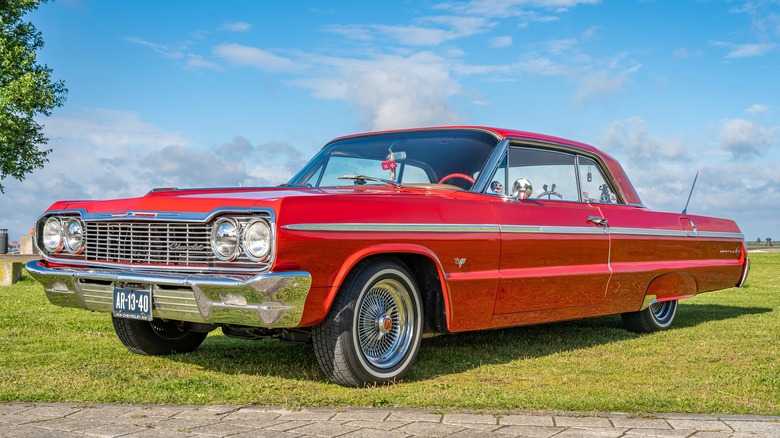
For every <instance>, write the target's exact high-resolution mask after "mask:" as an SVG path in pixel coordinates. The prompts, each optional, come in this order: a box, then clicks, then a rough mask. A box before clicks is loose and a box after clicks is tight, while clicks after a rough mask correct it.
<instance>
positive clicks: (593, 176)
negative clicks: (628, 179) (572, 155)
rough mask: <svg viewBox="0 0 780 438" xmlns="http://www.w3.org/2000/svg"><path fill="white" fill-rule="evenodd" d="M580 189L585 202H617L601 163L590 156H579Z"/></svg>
mask: <svg viewBox="0 0 780 438" xmlns="http://www.w3.org/2000/svg"><path fill="white" fill-rule="evenodd" d="M578 162H579V167H580V190H581V191H582V200H583V201H584V202H596V203H601V204H614V203H617V196H616V195H615V192H614V191H613V190H612V187H611V186H610V185H609V183H607V179H606V178H604V174H603V173H602V172H601V168H600V167H599V165H598V164H597V163H596V162H595V161H594V160H591V159H590V158H585V157H579V159H578Z"/></svg>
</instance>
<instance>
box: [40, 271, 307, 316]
mask: <svg viewBox="0 0 780 438" xmlns="http://www.w3.org/2000/svg"><path fill="white" fill-rule="evenodd" d="M25 268H26V269H27V272H29V273H30V275H32V277H33V278H35V279H36V280H37V281H38V282H40V283H41V284H42V285H43V289H44V291H45V292H46V297H47V298H48V299H49V301H50V302H51V303H52V304H55V305H58V306H64V307H77V308H81V309H88V310H93V311H96V312H113V309H114V305H113V296H114V288H115V287H123V288H135V289H145V290H150V291H151V293H152V302H153V310H152V314H153V316H154V317H155V318H163V319H171V320H178V321H189V322H198V323H209V324H236V325H246V326H253V327H269V328H284V327H286V328H290V327H296V326H298V324H300V322H301V317H302V316H303V306H304V304H305V302H306V296H307V295H308V293H309V289H310V287H311V275H310V274H309V273H308V272H283V273H265V274H259V275H255V276H241V275H229V274H175V273H166V272H135V271H123V270H114V269H89V268H67V267H50V266H47V265H46V264H44V263H43V262H41V261H39V260H34V261H31V262H29V263H27V265H26V266H25Z"/></svg>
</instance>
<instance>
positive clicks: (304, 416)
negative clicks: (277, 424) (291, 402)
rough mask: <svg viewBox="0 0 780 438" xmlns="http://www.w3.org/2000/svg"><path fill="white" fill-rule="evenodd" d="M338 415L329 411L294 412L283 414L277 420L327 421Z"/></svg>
mask: <svg viewBox="0 0 780 438" xmlns="http://www.w3.org/2000/svg"><path fill="white" fill-rule="evenodd" d="M335 416H336V413H335V412H334V411H332V410H328V411H310V410H303V411H294V412H290V411H287V412H282V414H281V415H280V416H279V418H277V420H285V421H309V420H311V421H327V420H330V419H331V418H333V417H335Z"/></svg>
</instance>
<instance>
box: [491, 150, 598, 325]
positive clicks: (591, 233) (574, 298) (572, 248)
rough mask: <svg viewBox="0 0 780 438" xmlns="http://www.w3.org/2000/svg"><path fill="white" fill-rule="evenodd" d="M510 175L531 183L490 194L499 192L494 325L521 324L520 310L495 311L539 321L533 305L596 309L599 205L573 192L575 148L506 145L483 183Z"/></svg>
mask: <svg viewBox="0 0 780 438" xmlns="http://www.w3.org/2000/svg"><path fill="white" fill-rule="evenodd" d="M517 180H520V181H523V182H524V183H526V184H530V185H531V186H532V190H531V191H530V192H531V193H530V194H528V196H527V199H522V198H524V197H526V194H522V195H521V196H519V199H514V198H512V197H508V196H506V195H511V189H510V190H506V191H504V192H503V193H496V194H503V195H505V196H502V197H500V198H498V199H499V200H498V201H497V202H495V203H494V211H495V215H496V218H497V221H498V223H499V226H500V230H501V254H500V265H499V269H500V276H501V280H500V282H499V290H498V293H497V296H496V303H495V307H494V311H493V313H494V320H495V322H494V325H496V326H502V325H513V324H517V323H523V322H524V319H523V317H520V318H517V317H503V318H502V317H500V316H501V315H505V316H506V315H513V314H514V315H517V314H523V313H528V314H529V318H531V319H529V320H528V321H527V322H529V323H530V322H538V321H543V320H545V317H544V316H541V315H539V314H538V313H539V311H548V310H554V309H564V310H565V312H563V313H561V312H558V315H564V314H566V315H571V316H570V317H577V315H579V314H580V313H582V316H588V315H592V314H596V313H597V311H596V310H594V309H596V308H597V307H598V306H599V305H600V304H602V303H603V301H604V297H605V292H606V288H607V283H608V281H609V278H610V268H609V246H610V242H609V234H608V229H607V227H606V224H605V223H603V222H602V220H601V212H600V210H599V207H598V206H597V205H594V204H592V203H590V202H586V201H587V200H588V199H589V198H588V196H590V193H588V195H587V196H585V197H584V198H585V199H583V196H582V194H581V193H582V190H581V187H580V186H581V185H580V183H579V182H578V169H577V156H576V154H575V153H573V152H571V151H568V150H563V149H562V150H557V149H550V148H540V147H531V146H528V145H515V146H511V147H510V148H509V149H508V151H507V156H506V158H505V159H504V161H503V163H502V164H501V165H500V166H499V169H498V171H497V172H496V174H495V175H494V178H493V181H492V182H491V183H490V184H489V187H488V190H491V189H492V190H493V191H496V190H495V189H497V188H498V187H499V186H503V187H512V185H513V184H514V181H517ZM588 308H590V310H588ZM534 312H535V315H533V316H532V315H530V313H534ZM496 317H498V318H496ZM565 318H567V317H564V316H560V317H558V318H555V317H551V318H550V319H565Z"/></svg>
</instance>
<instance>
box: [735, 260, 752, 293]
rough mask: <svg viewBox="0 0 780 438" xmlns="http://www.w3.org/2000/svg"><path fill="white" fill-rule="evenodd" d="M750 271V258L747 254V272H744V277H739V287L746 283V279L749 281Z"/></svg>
mask: <svg viewBox="0 0 780 438" xmlns="http://www.w3.org/2000/svg"><path fill="white" fill-rule="evenodd" d="M749 272H750V258H749V257H747V256H745V272H743V273H742V278H740V279H739V283H737V287H742V286H744V285H745V281H747V278H748V273H749Z"/></svg>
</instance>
